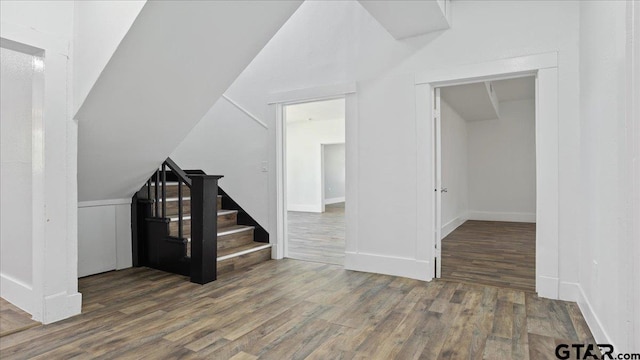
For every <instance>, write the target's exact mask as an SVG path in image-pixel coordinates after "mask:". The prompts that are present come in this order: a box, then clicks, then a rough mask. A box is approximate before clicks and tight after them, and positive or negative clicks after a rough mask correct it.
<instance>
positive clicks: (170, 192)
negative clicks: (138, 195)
mask: <svg viewBox="0 0 640 360" xmlns="http://www.w3.org/2000/svg"><path fill="white" fill-rule="evenodd" d="M155 191H156V187H155V186H153V185H152V186H151V197H152V198H154V197H155ZM182 196H183V197H189V196H191V189H189V187H188V186H187V185H185V184H182ZM158 197H162V186H160V187H158ZM167 197H168V198H172V197H178V185H167Z"/></svg>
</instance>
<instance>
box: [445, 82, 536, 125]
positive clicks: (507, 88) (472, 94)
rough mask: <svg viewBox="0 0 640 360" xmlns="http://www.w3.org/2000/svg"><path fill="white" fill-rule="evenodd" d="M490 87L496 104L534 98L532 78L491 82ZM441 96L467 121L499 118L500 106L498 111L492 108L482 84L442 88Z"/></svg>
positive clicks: (489, 98)
mask: <svg viewBox="0 0 640 360" xmlns="http://www.w3.org/2000/svg"><path fill="white" fill-rule="evenodd" d="M491 86H492V87H493V90H494V92H495V96H496V98H497V101H498V102H503V101H514V100H533V99H534V97H535V80H534V78H533V77H532V76H531V77H523V78H516V79H508V80H498V81H491ZM441 96H442V99H443V100H444V101H446V102H447V103H448V104H449V105H450V106H451V107H452V108H453V109H454V110H455V111H456V112H457V113H458V114H459V115H460V116H461V117H462V118H463V119H465V120H467V121H479V120H490V119H495V118H497V117H498V116H499V114H498V112H499V107H500V106H499V104H498V109H496V108H495V107H494V104H492V102H491V97H490V95H489V92H488V91H487V87H486V86H485V83H484V82H478V83H473V84H465V85H455V86H447V87H443V88H442V89H441ZM496 110H497V111H496Z"/></svg>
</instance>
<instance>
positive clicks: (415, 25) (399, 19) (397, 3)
mask: <svg viewBox="0 0 640 360" xmlns="http://www.w3.org/2000/svg"><path fill="white" fill-rule="evenodd" d="M448 1H449V0H437V1H436V0H426V1H425V0H423V1H415V0H376V1H371V0H359V2H360V4H361V5H362V6H363V7H364V8H365V9H367V11H369V13H370V14H371V15H373V17H375V18H376V20H378V22H379V23H380V24H382V26H384V28H385V29H387V31H388V32H389V33H390V34H391V35H392V36H393V37H394V38H396V39H398V40H400V39H405V38H408V37H412V36H418V35H423V34H427V33H430V32H433V31H440V30H446V29H449V28H450V24H449V17H448V16H447V13H446V10H447V8H448V5H447V2H448Z"/></svg>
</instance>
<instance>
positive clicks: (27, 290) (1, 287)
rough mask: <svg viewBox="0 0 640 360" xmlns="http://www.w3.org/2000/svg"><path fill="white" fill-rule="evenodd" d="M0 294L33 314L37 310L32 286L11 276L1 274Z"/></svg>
mask: <svg viewBox="0 0 640 360" xmlns="http://www.w3.org/2000/svg"><path fill="white" fill-rule="evenodd" d="M0 296H1V297H2V298H3V299H5V300H7V301H8V302H10V303H12V304H13V305H15V306H17V307H19V308H20V309H22V310H24V311H26V312H28V313H29V314H31V315H33V314H34V312H35V310H36V304H35V296H34V294H33V289H32V288H31V286H29V285H28V284H25V283H23V282H21V281H19V280H17V279H14V278H12V277H11V276H8V275H5V274H0Z"/></svg>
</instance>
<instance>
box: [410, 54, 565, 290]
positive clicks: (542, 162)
mask: <svg viewBox="0 0 640 360" xmlns="http://www.w3.org/2000/svg"><path fill="white" fill-rule="evenodd" d="M532 75H534V76H535V78H536V80H535V81H536V89H535V93H536V94H535V97H536V98H535V109H536V114H535V121H536V125H535V129H536V130H535V131H536V223H537V225H536V269H535V273H536V292H537V293H538V294H539V296H542V297H546V298H551V299H557V298H558V296H559V285H560V281H559V254H558V248H559V246H558V244H559V238H558V231H559V225H558V204H559V202H558V151H559V148H558V139H559V138H558V131H559V130H558V54H557V53H556V52H551V53H545V54H538V55H527V56H522V57H515V58H509V59H502V60H495V61H490V62H485V63H478V64H470V65H461V66H458V67H453V68H447V69H440V70H435V71H433V72H430V73H425V74H420V75H418V76H416V81H415V84H416V117H417V122H418V123H417V126H418V135H417V136H418V143H419V144H433V148H431V149H429V148H428V147H427V146H425V147H422V148H421V150H422V151H419V155H418V156H419V159H418V182H419V183H420V182H422V183H424V184H431V185H432V186H424V187H423V189H422V191H419V193H418V197H419V200H420V201H418V216H419V217H421V218H426V219H432V220H431V221H430V222H429V221H427V222H426V225H423V226H421V227H420V228H419V229H418V236H419V238H421V239H426V242H427V254H428V258H429V259H434V260H435V261H437V262H440V259H437V257H438V256H439V254H438V251H437V249H436V246H437V245H438V241H437V240H436V238H437V237H438V236H439V233H440V232H439V231H437V230H436V216H437V215H436V211H437V210H438V209H436V208H435V206H437V195H434V194H436V193H437V192H438V191H437V190H438V188H437V187H436V186H437V185H438V184H437V183H436V176H434V175H435V174H434V169H435V161H436V158H435V156H436V153H435V150H436V149H435V144H434V141H433V139H434V138H435V133H434V131H435V126H433V123H434V119H435V118H436V116H435V115H436V109H435V108H434V106H433V104H434V103H435V101H434V94H435V92H434V89H435V88H438V87H442V86H451V85H462V84H469V83H475V82H480V81H487V80H492V81H496V80H502V79H511V78H515V77H524V76H532ZM434 189H435V190H436V191H433V190H434ZM429 223H431V225H432V227H430V226H429ZM423 241H424V240H423ZM428 271H429V272H430V273H429V275H428V277H429V278H433V277H435V276H436V270H435V266H434V267H430V269H428Z"/></svg>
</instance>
